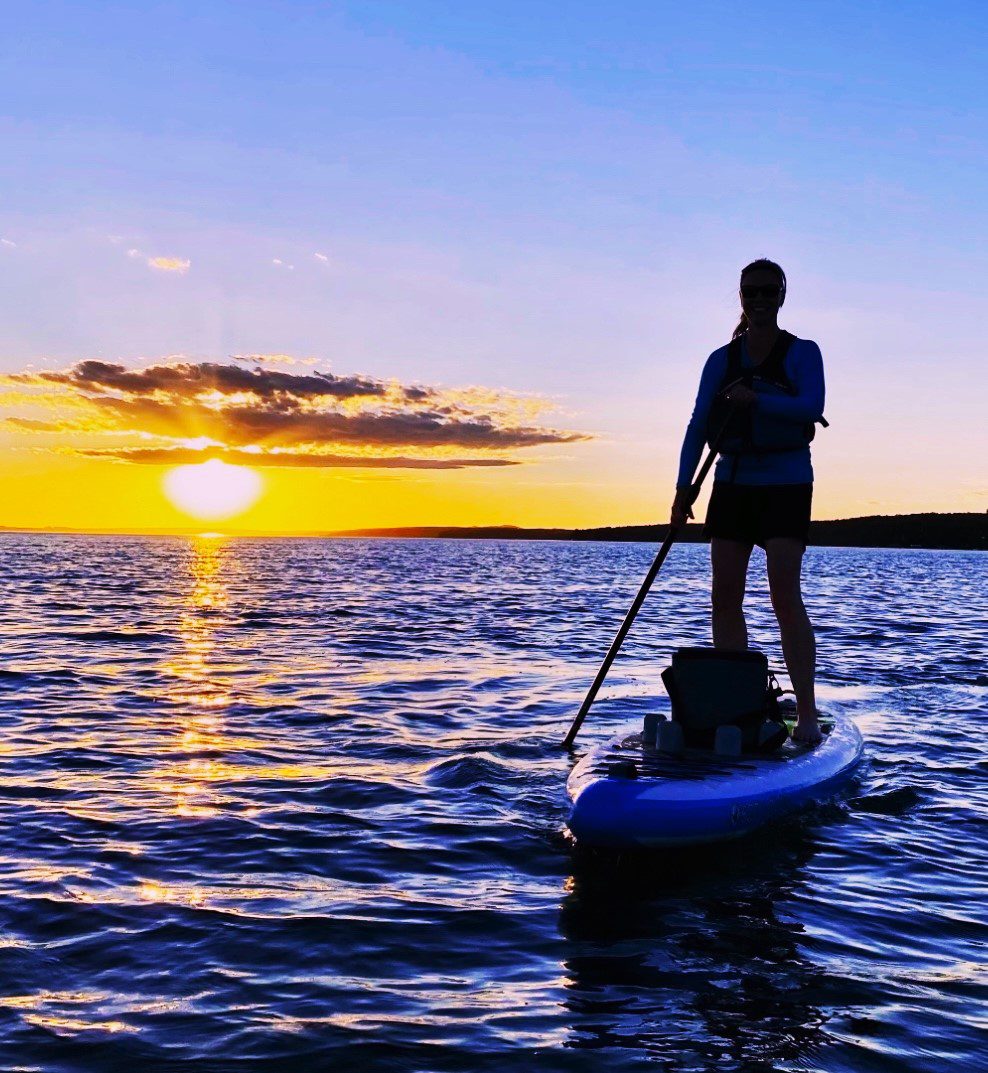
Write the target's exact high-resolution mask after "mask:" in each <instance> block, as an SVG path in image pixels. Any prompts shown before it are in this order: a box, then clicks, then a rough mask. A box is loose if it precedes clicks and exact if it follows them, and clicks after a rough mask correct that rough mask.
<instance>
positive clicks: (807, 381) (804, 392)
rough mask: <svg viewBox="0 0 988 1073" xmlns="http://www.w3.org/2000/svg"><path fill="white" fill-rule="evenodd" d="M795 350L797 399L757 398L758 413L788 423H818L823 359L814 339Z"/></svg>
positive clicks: (794, 380) (799, 344) (792, 396)
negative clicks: (781, 419)
mask: <svg viewBox="0 0 988 1073" xmlns="http://www.w3.org/2000/svg"><path fill="white" fill-rule="evenodd" d="M794 347H798V350H796V353H795V354H793V365H792V384H793V387H794V388H795V389H796V394H795V395H776V394H771V395H769V394H768V393H767V392H766V393H764V394H762V393H761V392H759V395H758V411H759V413H763V414H765V415H767V416H770V417H781V418H783V419H784V420H786V421H816V420H817V418H819V417H821V416H822V415H823V400H824V395H825V388H824V383H823V355H822V354H821V353H820V348H819V347H818V346H817V345H816V343H814V342H813V341H812V340H811V339H800V340H798V341H797V342H796V343H795V344H794Z"/></svg>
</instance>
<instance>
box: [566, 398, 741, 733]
mask: <svg viewBox="0 0 988 1073" xmlns="http://www.w3.org/2000/svg"><path fill="white" fill-rule="evenodd" d="M730 422H731V417H728V419H727V420H726V421H725V422H724V424H723V425H722V426H721V428H720V431H719V432H718V433H717V435H716V436H715V437H714V439H713V442H712V443H711V446H710V452H709V454H708V455H707V457H706V458H705V459H704V461H703V465H702V466H701V467H700V472H699V473H698V474H697V475H696V479H695V480H694V481H693V483H692V484H691V485H690V491H691V492H692V493H693V498H692V500H690V502H691V503H695V502H696V498H697V496H698V495H699V494H700V485H702V484H703V482H704V480H705V479H706V476H707V474H708V473H709V472H710V467H711V466H712V465H713V464H714V459H715V458H716V457H717V450H718V448H719V447H720V441H721V440H722V439H723V438H724V433H725V432H726V431H727V426H728V425H729V424H730ZM678 534H679V526H670V527H669V532H668V534H667V535H666V538H665V540H664V541H663V542H662V547H661V548H659V554H658V555H656V557H655V562H653V563H652V565H651V567H649V571H648V573H647V574H646V575H645V580H644V581H643V582H642V587H641V588H640V589H639V590H638V595H637V596H636V597H635V602H634V603H633V604H632V605H631V608H630V610H629V611H628V613H627V615H625V617H624V622H622V623H621V629H619V630H618V632H617V636H616V637H615V638H614V640H613V641H612V642H611V647H610V648H609V649H608V651H607V655H606V656H605V657H604V662H603V663H602V664H601V665H600V670H599V671H598V672H597V677H596V678H595V679H594V680H593V685H592V686H591V687H590V692H589V693H587V697H586V700H584V702H583V704H582V706H581V707H580V710H579V712H577V715H576V718H575V719H574V720H573V725H572V726H571V727H570V728H569V733H568V734H567V735H566V737H565V738H564V739H563V748H564V749H568V748H569V747H570V746H571V745H572V744H573V742H574V741H575V740H576V735H577V734H579V732H580V727H581V726H583V720H584V719H586V717H587V712H589V711H590V705H591V704H593V702H594V698H595V697H596V696H597V692H598V690H599V689H600V687H601V686H602V685H603V684H604V679H605V678H606V677H607V672H608V671H609V670H610V669H611V664H612V663H613V662H614V657H615V656H616V655H617V654H618V649H620V647H621V643H622V642H623V641H624V639H625V637H626V636H627V633H628V630H630V629H631V624H632V622H634V621H635V616H636V615H637V614H638V611H639V609H640V608H641V605H642V604H643V603H644V602H645V597H646V596H647V595H648V590H649V589H650V588H651V587H652V582H653V581H654V580H655V576H656V574H658V572H659V570H660V569H661V568H662V564H663V563H664V562H665V558H666V556H667V555H668V554H669V549H670V548H671V547H672V545H673V542H674V541H675V539H676V537H677V535H678Z"/></svg>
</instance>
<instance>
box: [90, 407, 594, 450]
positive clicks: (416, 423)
mask: <svg viewBox="0 0 988 1073" xmlns="http://www.w3.org/2000/svg"><path fill="white" fill-rule="evenodd" d="M100 406H101V408H102V409H105V410H110V411H112V412H113V413H114V414H115V415H116V417H117V419H118V423H119V424H120V425H121V427H127V428H130V429H133V430H135V431H144V432H154V433H157V434H158V435H163V436H171V437H178V438H182V439H195V438H197V437H199V436H206V437H208V438H209V439H211V440H217V441H219V442H220V443H225V444H230V445H231V446H237V447H245V446H247V445H248V444H268V445H277V446H283V447H287V446H291V445H298V446H313V445H321V444H338V445H341V446H343V445H345V446H368V447H403V446H404V447H419V448H427V447H468V448H473V449H488V450H491V449H502V450H503V449H509V448H517V447H536V446H541V445H543V444H550V443H571V442H573V441H576V440H581V439H584V438H585V437H584V436H582V435H580V434H578V433H571V432H557V431H555V430H554V429H545V428H530V427H524V426H500V425H497V424H495V423H494V422H493V421H492V420H491V418H489V417H487V416H485V415H478V416H475V417H463V416H455V415H450V414H448V413H444V412H441V411H431V410H405V411H402V410H384V411H364V412H357V413H345V412H340V411H324V410H323V411H316V410H307V411H298V410H295V409H285V408H281V407H278V406H271V407H258V406H228V407H225V408H224V409H213V408H210V407H205V406H198V405H195V404H190V403H182V404H180V405H175V404H171V403H162V402H157V401H155V400H152V399H133V400H130V399H116V398H107V399H103V400H100Z"/></svg>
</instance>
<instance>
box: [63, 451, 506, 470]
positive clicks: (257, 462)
mask: <svg viewBox="0 0 988 1073" xmlns="http://www.w3.org/2000/svg"><path fill="white" fill-rule="evenodd" d="M79 453H80V454H84V455H86V456H87V457H89V458H105V459H112V460H114V461H118V462H142V463H144V464H146V465H152V466H186V465H194V464H196V463H198V462H208V461H209V460H210V459H211V458H218V459H220V460H221V461H223V462H229V463H230V464H231V465H235V466H255V467H262V466H287V467H291V468H303V469H466V468H469V467H478V466H479V467H486V466H517V465H519V463H518V462H516V461H514V460H513V459H510V458H403V457H399V456H394V455H379V456H373V457H364V456H359V455H333V454H301V453H299V452H297V451H291V452H284V453H278V454H272V453H270V452H263V451H262V452H257V451H229V450H224V449H221V448H217V449H214V450H213V449H206V450H204V451H195V450H191V449H187V448H181V447H164V448H140V447H138V448H122V449H120V450H83V451H80V452H79Z"/></svg>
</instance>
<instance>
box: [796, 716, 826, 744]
mask: <svg viewBox="0 0 988 1073" xmlns="http://www.w3.org/2000/svg"><path fill="white" fill-rule="evenodd" d="M792 740H793V741H801V742H803V743H804V744H805V745H819V744H820V742H821V741H823V731H822V730H821V729H820V724H819V723H818V722H817V720H816V716H815V715H814V716H810V717H809V718H807V717H806V716H802V715H801V716H798V717H797V719H796V725H795V726H794V727H793V728H792Z"/></svg>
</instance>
